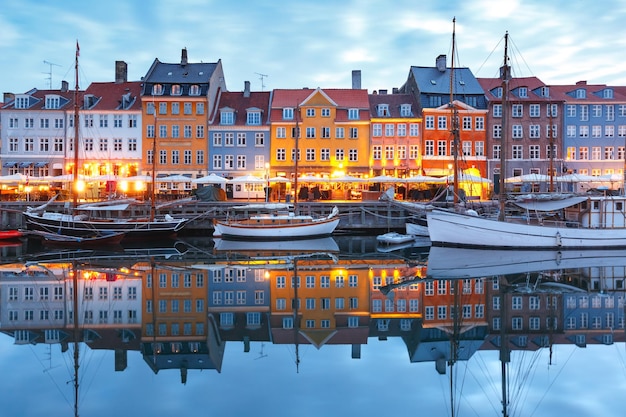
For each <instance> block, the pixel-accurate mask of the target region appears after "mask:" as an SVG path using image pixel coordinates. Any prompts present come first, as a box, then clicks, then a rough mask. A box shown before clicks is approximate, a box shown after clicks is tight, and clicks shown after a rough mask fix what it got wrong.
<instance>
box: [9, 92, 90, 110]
mask: <svg viewBox="0 0 626 417" xmlns="http://www.w3.org/2000/svg"><path fill="white" fill-rule="evenodd" d="M74 93H75V91H74V90H70V89H60V90H38V89H36V88H33V89H32V90H29V91H27V92H25V93H22V94H16V96H19V95H23V94H26V95H28V96H30V106H29V107H28V108H27V109H16V108H15V98H13V99H12V100H10V101H7V102H6V103H5V104H4V106H2V108H3V109H12V110H55V111H58V110H67V109H73V108H74ZM83 94H84V90H79V91H78V102H79V104H81V103H82V99H83ZM47 95H57V96H60V97H63V98H64V99H65V100H62V102H61V103H60V107H59V108H58V109H46V96H47Z"/></svg>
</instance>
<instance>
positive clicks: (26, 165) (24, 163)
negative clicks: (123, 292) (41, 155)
mask: <svg viewBox="0 0 626 417" xmlns="http://www.w3.org/2000/svg"><path fill="white" fill-rule="evenodd" d="M32 164H33V163H32V162H20V168H28V167H29V166H31V165H32Z"/></svg>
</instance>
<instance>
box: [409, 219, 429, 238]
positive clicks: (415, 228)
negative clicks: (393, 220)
mask: <svg viewBox="0 0 626 417" xmlns="http://www.w3.org/2000/svg"><path fill="white" fill-rule="evenodd" d="M404 227H405V229H406V234H407V235H411V236H413V237H415V236H422V237H424V236H430V234H429V233H428V221H427V220H426V218H419V219H415V220H413V221H407V222H406V223H405V224H404Z"/></svg>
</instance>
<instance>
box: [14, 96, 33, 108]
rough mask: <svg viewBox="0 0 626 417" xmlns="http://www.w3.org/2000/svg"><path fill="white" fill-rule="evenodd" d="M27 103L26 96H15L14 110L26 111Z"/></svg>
mask: <svg viewBox="0 0 626 417" xmlns="http://www.w3.org/2000/svg"><path fill="white" fill-rule="evenodd" d="M29 101H30V100H29V99H28V96H17V97H15V108H16V109H27V108H28V103H29Z"/></svg>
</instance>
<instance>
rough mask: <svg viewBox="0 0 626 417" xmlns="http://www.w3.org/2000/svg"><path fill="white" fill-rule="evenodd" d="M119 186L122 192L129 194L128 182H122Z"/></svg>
mask: <svg viewBox="0 0 626 417" xmlns="http://www.w3.org/2000/svg"><path fill="white" fill-rule="evenodd" d="M117 186H118V188H119V189H120V190H121V191H123V192H125V193H126V192H128V181H120V182H119V184H117Z"/></svg>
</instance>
